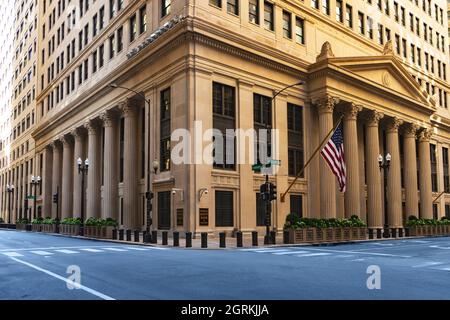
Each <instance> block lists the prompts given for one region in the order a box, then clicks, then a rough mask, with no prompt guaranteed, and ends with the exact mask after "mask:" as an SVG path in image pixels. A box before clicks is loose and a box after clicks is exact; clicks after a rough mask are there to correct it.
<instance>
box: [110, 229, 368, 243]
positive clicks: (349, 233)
mask: <svg viewBox="0 0 450 320" xmlns="http://www.w3.org/2000/svg"><path fill="white" fill-rule="evenodd" d="M112 230H113V227H111V230H110V232H111V234H112ZM288 231H289V243H292V244H295V243H323V242H339V241H350V240H351V239H353V240H365V239H366V237H367V228H365V227H364V228H323V229H321V228H305V229H289V230H288Z"/></svg>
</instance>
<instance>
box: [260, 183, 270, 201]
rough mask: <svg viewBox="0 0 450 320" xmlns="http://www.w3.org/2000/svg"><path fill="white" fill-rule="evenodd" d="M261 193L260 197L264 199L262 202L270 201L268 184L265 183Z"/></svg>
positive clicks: (261, 187)
mask: <svg viewBox="0 0 450 320" xmlns="http://www.w3.org/2000/svg"><path fill="white" fill-rule="evenodd" d="M259 192H260V195H261V199H262V200H267V199H268V197H267V192H268V190H267V184H265V183H263V184H262V185H261V186H260V187H259Z"/></svg>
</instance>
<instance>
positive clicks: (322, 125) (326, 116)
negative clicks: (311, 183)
mask: <svg viewBox="0 0 450 320" xmlns="http://www.w3.org/2000/svg"><path fill="white" fill-rule="evenodd" d="M338 102H339V100H338V99H337V98H334V97H332V96H329V95H326V96H325V97H322V98H320V99H318V100H316V101H314V102H313V103H314V104H316V105H317V108H318V110H319V137H320V141H323V139H325V137H326V136H327V134H329V133H330V131H331V129H333V110H334V106H335V105H336V104H337V103H338ZM320 216H321V218H336V177H335V176H334V174H333V172H332V171H331V170H330V168H329V167H328V164H327V163H326V161H325V160H324V158H323V157H320Z"/></svg>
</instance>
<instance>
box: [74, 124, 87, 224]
mask: <svg viewBox="0 0 450 320" xmlns="http://www.w3.org/2000/svg"><path fill="white" fill-rule="evenodd" d="M72 135H73V136H74V138H75V145H74V152H73V159H74V165H73V216H74V218H81V206H82V204H81V192H86V190H83V191H81V179H82V175H81V174H80V173H78V164H77V160H78V158H80V159H81V160H82V161H83V162H84V160H85V155H84V140H85V136H86V134H85V130H84V129H82V128H76V129H75V130H73V131H72Z"/></svg>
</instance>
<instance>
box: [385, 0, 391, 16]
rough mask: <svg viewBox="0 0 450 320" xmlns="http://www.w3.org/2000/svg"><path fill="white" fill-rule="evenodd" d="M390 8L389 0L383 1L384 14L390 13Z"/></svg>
mask: <svg viewBox="0 0 450 320" xmlns="http://www.w3.org/2000/svg"><path fill="white" fill-rule="evenodd" d="M389 11H390V8H389V0H385V1H384V13H385V14H386V15H390V12H389Z"/></svg>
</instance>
